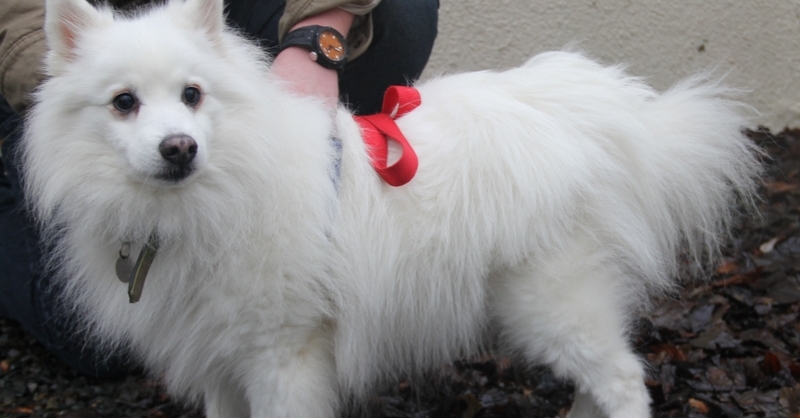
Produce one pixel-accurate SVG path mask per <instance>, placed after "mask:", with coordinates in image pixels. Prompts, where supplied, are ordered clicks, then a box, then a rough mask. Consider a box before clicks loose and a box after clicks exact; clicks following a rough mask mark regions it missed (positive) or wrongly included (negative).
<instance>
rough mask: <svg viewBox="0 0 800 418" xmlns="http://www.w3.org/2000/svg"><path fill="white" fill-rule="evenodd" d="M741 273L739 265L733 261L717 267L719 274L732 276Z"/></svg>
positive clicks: (724, 262) (726, 261)
mask: <svg viewBox="0 0 800 418" xmlns="http://www.w3.org/2000/svg"><path fill="white" fill-rule="evenodd" d="M737 271H739V263H737V262H736V261H733V260H725V261H723V262H722V263H720V265H719V267H717V274H731V273H736V272H737Z"/></svg>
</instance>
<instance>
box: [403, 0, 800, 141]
mask: <svg viewBox="0 0 800 418" xmlns="http://www.w3.org/2000/svg"><path fill="white" fill-rule="evenodd" d="M396 1H402V0H396ZM569 44H575V45H577V47H578V49H580V50H582V51H584V52H586V53H587V54H589V55H590V56H592V57H594V58H596V59H599V60H600V61H601V62H604V63H607V64H614V63H625V64H627V65H628V69H629V72H630V73H631V74H634V75H637V76H643V77H645V78H646V79H647V80H648V81H649V82H650V84H652V85H653V86H654V87H656V88H657V89H660V90H661V89H665V88H667V87H669V86H670V85H671V84H673V83H675V82H676V81H678V80H679V79H681V78H683V77H685V76H687V75H689V74H692V73H695V72H698V71H702V70H709V69H714V68H716V69H717V70H718V71H719V73H720V74H722V73H724V72H730V75H729V77H728V79H727V80H728V82H729V84H733V85H734V86H736V87H739V88H743V89H747V90H749V93H747V94H746V95H744V96H743V98H744V100H745V101H746V102H748V103H750V104H751V105H752V106H754V107H755V108H756V109H757V110H758V111H759V112H760V113H761V118H760V120H758V122H759V123H761V124H764V125H767V126H768V127H770V128H771V129H773V130H781V129H783V128H784V127H786V126H790V127H800V0H595V1H592V0H441V6H440V9H439V38H438V39H437V41H436V45H435V46H434V50H433V55H432V56H431V60H430V63H429V65H428V68H427V69H426V71H425V74H424V75H423V77H428V76H431V75H434V74H439V73H448V72H460V71H469V70H481V69H490V68H497V69H502V68H507V67H511V66H516V65H519V64H521V63H523V62H524V61H525V60H526V59H527V58H528V57H530V56H532V55H534V54H536V53H537V52H542V51H546V50H552V49H561V48H563V47H564V46H566V45H569Z"/></svg>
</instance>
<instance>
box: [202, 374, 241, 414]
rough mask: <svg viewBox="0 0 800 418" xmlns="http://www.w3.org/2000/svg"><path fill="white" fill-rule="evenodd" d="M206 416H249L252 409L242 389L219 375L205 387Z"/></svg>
mask: <svg viewBox="0 0 800 418" xmlns="http://www.w3.org/2000/svg"><path fill="white" fill-rule="evenodd" d="M204 397H205V411H206V418H248V417H249V416H250V409H249V408H248V403H247V399H246V398H245V396H244V392H243V391H242V389H241V388H240V387H239V386H238V385H236V384H235V383H234V382H233V381H232V380H230V379H226V378H225V377H223V376H219V377H218V378H217V379H216V380H214V381H212V382H210V383H209V384H208V385H207V386H206V389H205V395H204Z"/></svg>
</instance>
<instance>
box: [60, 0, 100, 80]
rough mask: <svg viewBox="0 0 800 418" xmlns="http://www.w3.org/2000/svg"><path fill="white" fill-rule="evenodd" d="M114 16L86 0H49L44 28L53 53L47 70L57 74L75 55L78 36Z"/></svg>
mask: <svg viewBox="0 0 800 418" xmlns="http://www.w3.org/2000/svg"><path fill="white" fill-rule="evenodd" d="M110 17H111V16H110V15H109V13H108V12H106V13H101V12H100V11H98V10H96V9H95V8H94V7H92V5H90V4H89V3H87V2H86V0H47V3H46V7H45V23H44V29H45V34H46V36H47V46H48V47H49V48H50V55H49V56H48V60H47V67H48V68H47V70H48V72H49V73H50V74H51V75H53V74H56V73H58V72H60V71H59V69H60V68H61V67H62V66H63V65H64V64H65V63H68V62H70V61H72V60H73V59H74V58H75V52H76V47H77V42H78V38H79V37H80V36H81V34H82V33H83V32H84V31H85V30H87V29H89V28H93V27H98V26H100V25H103V24H104V23H105V22H107V21H108V18H110Z"/></svg>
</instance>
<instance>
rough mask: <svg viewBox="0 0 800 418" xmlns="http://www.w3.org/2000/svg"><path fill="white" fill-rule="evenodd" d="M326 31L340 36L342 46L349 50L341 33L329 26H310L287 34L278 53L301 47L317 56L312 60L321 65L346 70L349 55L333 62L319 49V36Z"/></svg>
mask: <svg viewBox="0 0 800 418" xmlns="http://www.w3.org/2000/svg"><path fill="white" fill-rule="evenodd" d="M325 31H330V32H332V33H334V34H335V35H336V36H338V38H339V39H340V40H341V41H342V46H343V47H344V48H345V51H346V50H347V43H346V41H345V38H344V36H342V34H341V33H339V31H337V30H336V29H334V28H332V27H329V26H320V25H310V26H303V27H300V28H297V29H295V30H293V31H291V32H289V33H287V34H286V37H285V38H284V40H283V43H281V46H280V50H279V51H278V52H279V53H280V52H281V51H283V50H284V49H286V48H288V47H291V46H297V47H301V48H303V49H306V50H308V51H311V52H312V53H314V54H315V56H314V58H312V59H313V60H314V61H315V62H316V63H318V64H319V65H321V66H323V67H325V68H328V69H332V70H337V71H339V72H341V71H343V70H344V65H345V64H346V63H347V54H346V53H345V57H344V58H343V59H342V60H339V61H333V60H331V59H329V58H328V57H327V56H326V55H325V54H324V53H323V52H322V51H321V50H320V49H319V34H320V33H322V32H325Z"/></svg>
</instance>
